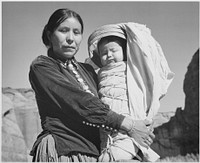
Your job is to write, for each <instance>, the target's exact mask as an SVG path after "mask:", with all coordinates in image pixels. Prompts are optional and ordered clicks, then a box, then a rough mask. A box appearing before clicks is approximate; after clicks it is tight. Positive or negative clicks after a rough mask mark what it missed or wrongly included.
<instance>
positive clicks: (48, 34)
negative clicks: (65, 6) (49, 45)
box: [47, 31, 51, 42]
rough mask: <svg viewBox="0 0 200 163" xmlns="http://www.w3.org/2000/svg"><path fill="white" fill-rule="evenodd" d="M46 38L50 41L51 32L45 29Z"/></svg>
mask: <svg viewBox="0 0 200 163" xmlns="http://www.w3.org/2000/svg"><path fill="white" fill-rule="evenodd" d="M47 38H48V40H49V42H51V32H50V31H47Z"/></svg>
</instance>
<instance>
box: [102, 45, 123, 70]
mask: <svg viewBox="0 0 200 163" xmlns="http://www.w3.org/2000/svg"><path fill="white" fill-rule="evenodd" d="M99 55H100V59H101V64H102V65H103V66H106V65H108V64H111V63H115V62H120V61H123V49H122V46H121V45H120V43H119V41H109V42H108V41H104V42H102V43H101V44H100V45H99Z"/></svg>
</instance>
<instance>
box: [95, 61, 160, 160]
mask: <svg viewBox="0 0 200 163" xmlns="http://www.w3.org/2000/svg"><path fill="white" fill-rule="evenodd" d="M98 77H99V96H100V98H101V100H102V101H103V102H104V103H105V104H108V105H109V106H110V108H111V109H112V110H113V111H115V112H117V113H120V114H123V115H125V116H131V112H130V109H129V106H128V95H127V83H126V79H127V78H126V62H116V63H113V64H110V65H108V66H105V67H104V68H102V69H101V70H100V71H99V73H98ZM133 93H134V92H133ZM133 118H134V117H133ZM100 131H101V132H100V135H101V150H102V154H101V156H100V158H99V159H100V161H120V160H131V159H133V158H134V157H135V158H137V159H139V160H141V158H140V157H139V156H138V151H139V148H138V147H137V145H136V144H137V143H136V142H135V140H134V139H133V138H130V137H129V136H127V135H126V134H121V133H117V132H110V131H106V130H103V129H101V130H100ZM152 152H153V151H152ZM152 152H151V153H152ZM153 153H154V152H153ZM152 156H154V157H155V159H157V158H158V156H157V154H156V153H155V154H154V155H152ZM148 157H149V156H148Z"/></svg>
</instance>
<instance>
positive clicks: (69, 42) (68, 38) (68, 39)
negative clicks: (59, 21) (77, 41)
mask: <svg viewBox="0 0 200 163" xmlns="http://www.w3.org/2000/svg"><path fill="white" fill-rule="evenodd" d="M66 40H67V43H68V44H72V43H73V41H74V36H73V33H72V32H69V33H68V35H67V38H66Z"/></svg>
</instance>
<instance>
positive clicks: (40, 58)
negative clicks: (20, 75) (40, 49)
mask: <svg viewBox="0 0 200 163" xmlns="http://www.w3.org/2000/svg"><path fill="white" fill-rule="evenodd" d="M48 63H55V61H54V59H53V58H51V57H48V56H44V55H39V56H37V57H36V58H35V59H34V60H33V61H32V63H31V66H34V65H41V64H43V65H44V64H48Z"/></svg>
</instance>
